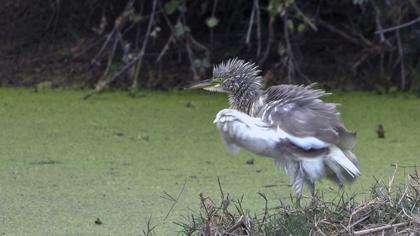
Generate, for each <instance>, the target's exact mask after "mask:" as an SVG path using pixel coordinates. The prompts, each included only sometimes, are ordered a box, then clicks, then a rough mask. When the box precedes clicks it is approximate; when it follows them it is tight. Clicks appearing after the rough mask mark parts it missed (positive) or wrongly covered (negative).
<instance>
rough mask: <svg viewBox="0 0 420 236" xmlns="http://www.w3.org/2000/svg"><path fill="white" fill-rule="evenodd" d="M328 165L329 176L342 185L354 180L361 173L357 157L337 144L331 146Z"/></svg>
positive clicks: (327, 160)
mask: <svg viewBox="0 0 420 236" xmlns="http://www.w3.org/2000/svg"><path fill="white" fill-rule="evenodd" d="M326 165H327V166H328V167H329V169H330V172H329V173H328V175H327V176H328V177H329V178H330V179H331V180H333V181H335V182H337V183H338V184H340V185H342V184H344V183H345V182H353V181H354V180H355V179H356V178H357V177H358V176H360V175H361V173H360V169H359V162H358V160H357V157H356V156H355V155H354V154H353V153H352V152H351V151H350V150H345V149H340V148H339V147H337V146H335V145H333V146H331V147H330V153H329V154H328V157H327V159H326Z"/></svg>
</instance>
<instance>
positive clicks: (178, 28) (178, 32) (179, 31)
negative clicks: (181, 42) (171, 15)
mask: <svg viewBox="0 0 420 236" xmlns="http://www.w3.org/2000/svg"><path fill="white" fill-rule="evenodd" d="M174 29H175V36H177V37H180V36H183V35H184V34H185V33H187V32H190V28H189V27H188V26H186V25H183V24H182V23H181V22H180V21H178V23H176V25H175V27H174Z"/></svg>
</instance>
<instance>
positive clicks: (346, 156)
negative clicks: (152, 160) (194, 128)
mask: <svg viewBox="0 0 420 236" xmlns="http://www.w3.org/2000/svg"><path fill="white" fill-rule="evenodd" d="M259 73H260V70H259V69H258V67H257V66H256V65H255V64H252V63H248V62H245V61H242V60H238V59H233V60H229V61H227V62H226V63H222V64H220V65H218V66H216V67H215V68H214V70H213V80H212V83H211V86H210V87H206V88H205V89H207V90H210V91H225V92H228V93H229V94H230V97H229V102H230V108H229V109H223V110H221V111H220V112H218V114H217V115H216V118H215V120H214V123H215V124H216V126H217V128H218V129H219V131H220V133H221V136H222V139H223V142H224V144H225V145H226V147H227V148H228V149H229V150H230V151H231V152H232V153H233V154H238V153H239V150H240V148H244V149H247V150H249V151H251V152H253V153H255V154H258V155H262V156H266V157H271V158H273V159H274V161H275V162H276V164H277V165H279V166H282V167H284V169H285V171H286V174H287V175H289V176H290V181H291V184H292V185H293V187H294V188H295V195H296V196H297V198H298V199H300V197H301V194H302V187H303V184H304V183H306V184H307V185H308V187H309V189H310V191H311V193H312V194H314V188H315V185H314V183H315V181H317V180H319V179H321V178H324V177H327V178H328V179H330V180H332V181H334V182H336V183H337V184H339V185H340V186H342V185H343V184H344V183H346V182H352V181H354V180H355V179H356V178H357V177H358V176H359V175H360V170H359V167H358V161H357V158H356V156H355V155H354V154H353V153H352V152H351V149H352V148H353V147H354V145H355V143H356V134H355V133H353V132H350V131H348V130H347V129H346V128H345V127H344V125H343V124H342V123H341V121H340V114H339V113H338V112H337V111H336V104H332V103H324V102H323V101H322V100H320V97H322V96H325V95H327V93H325V92H324V91H322V90H315V89H312V87H311V86H306V87H305V86H295V85H279V86H273V87H270V88H268V89H267V90H262V88H261V77H260V76H259Z"/></svg>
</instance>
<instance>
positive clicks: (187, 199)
mask: <svg viewBox="0 0 420 236" xmlns="http://www.w3.org/2000/svg"><path fill="white" fill-rule="evenodd" d="M84 95H85V92H83V91H48V92H43V93H33V92H31V91H30V90H21V89H1V90H0V114H1V116H0V128H1V138H0V147H1V148H0V212H1V213H0V235H141V234H142V231H143V230H144V229H145V225H146V222H147V221H148V219H149V217H151V223H152V225H157V228H156V234H157V235H174V233H173V232H174V231H176V230H177V229H179V228H178V227H177V226H176V225H175V224H173V222H174V221H181V220H183V216H189V215H190V214H191V213H192V212H196V211H197V209H198V207H199V197H198V195H199V193H203V194H204V195H205V196H211V197H212V198H215V199H217V198H218V196H219V186H218V183H217V177H220V180H221V184H222V186H223V189H224V190H225V192H229V193H230V195H231V196H230V198H231V199H237V198H240V197H241V196H244V202H243V206H244V207H245V208H248V209H250V210H251V212H256V213H259V212H260V211H261V210H262V208H263V207H264V200H263V199H262V198H261V197H260V196H259V195H258V194H257V192H262V193H264V194H266V195H267V196H268V198H269V206H270V207H274V206H276V204H278V201H279V199H281V200H282V201H288V199H289V195H290V187H289V186H288V181H289V180H288V177H287V176H286V175H285V174H284V173H283V172H281V171H276V170H275V167H274V165H273V162H272V161H271V160H270V159H268V158H261V157H257V156H255V155H253V154H250V153H247V152H244V151H242V153H241V154H240V155H239V156H237V157H236V156H231V155H230V154H229V153H228V152H227V151H226V150H225V148H224V147H223V144H222V143H221V141H220V137H219V134H218V132H217V130H216V128H215V127H214V125H213V123H212V121H213V119H214V116H215V114H216V113H217V111H218V110H220V109H222V108H224V107H226V106H227V104H226V96H225V95H223V94H207V93H204V92H203V93H201V92H195V93H191V92H166V93H165V92H147V91H146V92H143V93H142V96H138V97H137V98H131V97H129V96H127V93H125V92H109V93H105V94H101V95H98V96H94V97H92V98H90V99H89V100H87V101H84V100H82V99H81V98H82V97H83V96H84ZM327 100H328V101H333V102H337V103H341V104H342V106H341V107H340V108H339V110H340V112H341V113H342V116H343V119H344V121H345V124H346V125H347V127H348V128H349V129H352V130H356V131H357V132H358V144H357V146H356V149H355V153H356V154H357V156H358V157H359V160H360V165H361V169H362V174H363V176H361V177H360V178H359V179H358V180H357V182H356V183H355V184H353V185H352V186H350V187H348V188H347V190H348V191H349V192H351V193H352V192H357V193H366V192H367V191H368V188H369V187H370V185H371V184H372V183H374V181H375V179H374V178H373V177H376V178H377V179H379V180H383V181H388V179H387V178H388V176H390V175H391V174H392V172H393V170H394V167H393V166H392V164H393V163H396V162H398V165H399V170H398V175H397V180H396V181H402V179H403V178H404V176H406V174H408V173H410V172H411V171H413V169H414V168H415V167H414V166H416V165H419V164H420V100H419V99H416V98H415V97H413V96H409V95H396V96H378V95H373V94H370V93H338V94H335V95H334V96H331V97H328V98H327ZM379 124H383V126H384V128H385V132H386V133H385V135H386V138H385V139H379V138H377V134H376V132H375V130H376V128H377V126H378V125H379ZM251 159H254V162H253V164H251V163H252V161H250V160H251ZM247 162H248V164H247ZM318 187H319V188H320V189H321V190H322V191H324V193H326V194H334V193H336V192H337V191H338V189H337V188H336V187H334V186H333V185H332V184H329V183H328V182H327V181H324V182H322V183H321V184H318ZM168 195H170V196H172V197H173V198H177V197H178V195H179V200H178V201H177V203H176V205H175V206H173V201H171V200H168V198H170V197H169V196H168ZM171 208H172V210H171ZM98 218H99V221H98V220H97V219H98Z"/></svg>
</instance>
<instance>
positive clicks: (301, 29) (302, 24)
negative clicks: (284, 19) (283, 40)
mask: <svg viewBox="0 0 420 236" xmlns="http://www.w3.org/2000/svg"><path fill="white" fill-rule="evenodd" d="M305 29H306V25H305V24H304V23H300V24H299V25H298V27H297V31H298V32H299V33H302V32H303V31H305Z"/></svg>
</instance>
